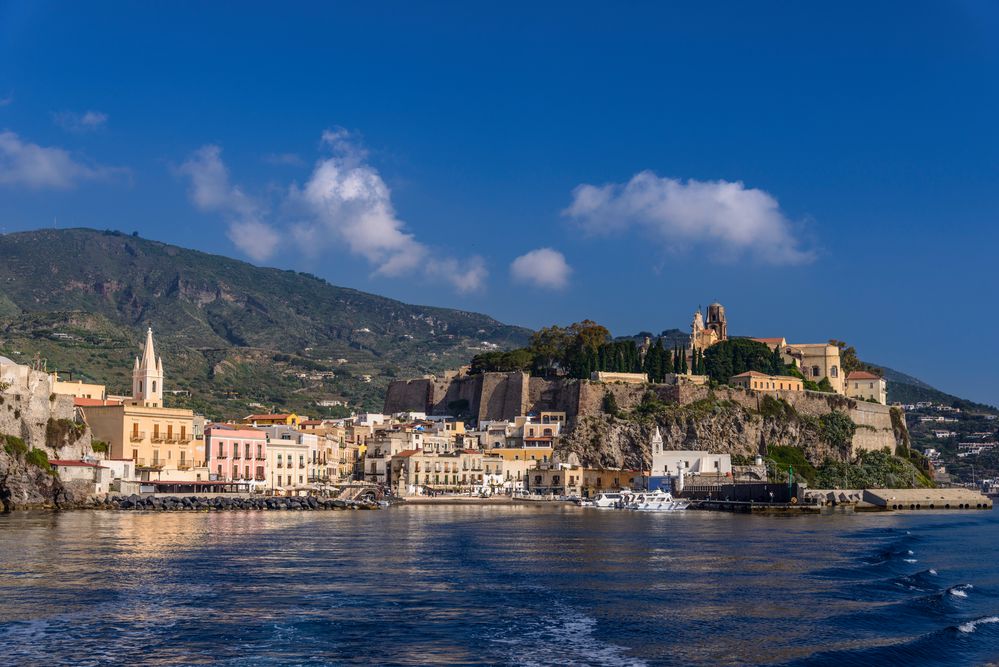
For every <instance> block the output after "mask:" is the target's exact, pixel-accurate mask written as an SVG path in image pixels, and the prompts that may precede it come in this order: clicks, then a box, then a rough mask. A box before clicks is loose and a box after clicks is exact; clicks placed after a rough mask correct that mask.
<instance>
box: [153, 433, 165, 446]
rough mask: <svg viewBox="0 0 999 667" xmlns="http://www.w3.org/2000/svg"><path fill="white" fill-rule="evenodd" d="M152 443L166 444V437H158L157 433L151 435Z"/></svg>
mask: <svg viewBox="0 0 999 667" xmlns="http://www.w3.org/2000/svg"><path fill="white" fill-rule="evenodd" d="M151 439H152V441H153V442H154V443H156V444H163V443H165V442H166V436H165V435H160V434H159V433H153V437H152V438H151Z"/></svg>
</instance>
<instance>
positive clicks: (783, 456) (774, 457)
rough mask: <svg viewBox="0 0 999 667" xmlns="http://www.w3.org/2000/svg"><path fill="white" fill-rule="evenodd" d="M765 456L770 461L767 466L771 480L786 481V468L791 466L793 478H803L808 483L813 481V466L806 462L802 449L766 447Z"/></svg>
mask: <svg viewBox="0 0 999 667" xmlns="http://www.w3.org/2000/svg"><path fill="white" fill-rule="evenodd" d="M767 458H768V459H770V462H771V465H770V466H768V467H767V472H768V473H769V476H770V478H771V481H774V482H786V481H787V470H788V468H792V469H793V472H794V476H795V479H797V480H799V481H800V480H804V481H805V482H808V484H809V485H812V484H813V483H814V482H815V477H816V470H815V466H813V465H812V464H811V463H809V462H808V459H806V458H805V452H804V450H802V449H800V448H799V447H768V448H767Z"/></svg>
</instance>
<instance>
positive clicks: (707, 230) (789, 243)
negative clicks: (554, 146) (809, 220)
mask: <svg viewBox="0 0 999 667" xmlns="http://www.w3.org/2000/svg"><path fill="white" fill-rule="evenodd" d="M563 215H565V216H567V217H569V218H571V219H572V220H574V221H575V222H577V223H578V224H579V225H580V226H581V227H582V228H583V229H584V230H585V231H587V232H589V233H591V234H605V235H609V234H614V233H622V232H624V231H627V230H629V229H631V228H639V229H642V230H644V231H646V232H647V233H649V234H651V235H652V236H653V237H655V238H657V239H658V240H659V241H660V242H661V243H662V244H663V245H664V246H665V247H667V248H668V249H670V250H673V251H679V250H684V249H687V248H689V247H691V246H698V247H700V248H702V249H703V250H704V251H705V252H707V254H708V256H709V257H711V258H713V259H716V260H721V261H731V260H734V259H737V258H739V257H741V256H744V255H745V256H749V257H751V258H753V259H755V260H758V261H762V262H764V263H768V264H804V263H807V262H811V261H812V260H814V259H815V254H814V253H813V252H811V251H808V250H802V249H801V243H800V241H799V240H798V239H797V238H795V235H794V233H793V229H792V225H791V222H790V221H789V220H788V219H787V217H786V216H785V215H784V214H783V213H782V212H781V210H780V206H779V204H778V203H777V200H776V199H775V198H774V197H773V196H772V195H770V194H769V193H767V192H764V191H763V190H758V189H755V188H747V187H746V186H745V185H744V184H743V183H742V182H739V181H736V182H729V181H721V180H720V181H696V180H688V181H686V182H684V181H680V180H676V179H673V178H660V177H658V176H656V175H655V174H654V173H652V172H651V171H643V172H640V173H638V174H635V176H633V177H632V179H631V180H630V181H628V182H627V183H624V184H618V183H612V184H608V185H602V186H595V185H587V184H584V185H580V186H578V187H576V188H575V189H574V190H573V192H572V203H571V204H570V205H569V207H568V208H566V209H565V210H564V211H563Z"/></svg>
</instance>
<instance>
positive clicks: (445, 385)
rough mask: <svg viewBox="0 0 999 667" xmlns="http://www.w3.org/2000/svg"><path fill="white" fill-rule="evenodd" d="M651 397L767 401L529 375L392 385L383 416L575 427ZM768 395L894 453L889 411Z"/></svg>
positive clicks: (687, 387)
mask: <svg viewBox="0 0 999 667" xmlns="http://www.w3.org/2000/svg"><path fill="white" fill-rule="evenodd" d="M649 391H651V392H653V393H655V394H656V395H657V396H658V398H659V400H660V401H662V402H664V403H680V404H683V405H687V404H690V403H694V402H695V401H700V400H704V399H709V398H714V399H716V400H728V401H732V402H734V403H738V404H739V405H742V406H743V407H746V408H749V409H751V410H756V409H758V408H759V405H760V400H762V398H763V396H764V394H762V393H759V392H753V391H749V390H746V389H742V388H739V387H719V388H715V389H711V388H710V387H708V386H706V385H696V384H693V383H687V382H681V383H680V384H673V385H670V384H649V385H638V384H630V383H623V382H609V383H605V382H594V381H590V380H575V379H566V378H559V379H555V380H547V379H544V378H532V377H529V376H528V375H527V374H526V373H484V374H481V375H473V376H463V377H458V378H453V379H451V380H450V381H448V382H444V381H435V380H428V379H423V380H410V381H409V382H405V381H399V382H393V383H392V384H391V385H390V386H389V391H388V394H387V396H386V400H385V412H387V413H392V412H402V411H405V410H427V411H429V412H434V413H437V414H444V413H447V412H448V404H449V403H451V402H453V401H455V400H461V399H465V400H467V401H468V404H469V409H470V411H471V413H472V414H473V415H475V416H476V418H477V419H478V420H479V421H480V422H481V421H486V420H494V419H506V420H512V419H513V418H514V417H516V416H518V415H523V414H527V413H528V412H541V411H547V410H552V411H559V412H565V413H566V416H567V417H568V420H569V424H570V426H571V425H573V424H575V422H576V421H577V419H578V418H579V417H583V416H588V415H598V414H601V413H602V412H603V402H604V396H605V395H606V394H607V393H610V394H612V395H613V396H614V399H615V401H616V403H617V406H618V408H619V409H620V410H622V411H627V410H631V409H633V408H635V407H637V406H638V405H639V404H640V403H641V402H642V398H643V397H644V396H645V394H646V392H649ZM768 394H770V395H772V396H776V397H778V398H780V399H782V400H784V401H785V402H787V403H788V404H789V405H791V406H792V407H793V408H794V409H795V410H796V411H797V412H798V414H801V415H807V416H811V417H820V416H822V415H824V414H828V413H829V412H833V411H840V412H845V413H847V414H849V415H850V418H851V419H853V421H854V423H856V424H857V426H858V428H857V431H856V434H855V435H854V437H853V452H854V453H856V452H857V451H859V450H879V449H882V448H884V447H888V448H889V449H890V450H892V451H894V450H895V447H896V442H895V434H894V431H893V429H892V420H891V409H890V408H889V407H888V406H886V405H879V404H876V403H866V402H863V401H856V400H853V399H850V398H846V397H845V396H841V395H839V394H824V393H817V392H806V391H775V392H768ZM428 397H429V398H428ZM434 397H438V398H434Z"/></svg>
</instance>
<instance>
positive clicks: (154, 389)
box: [153, 380, 156, 394]
mask: <svg viewBox="0 0 999 667" xmlns="http://www.w3.org/2000/svg"><path fill="white" fill-rule="evenodd" d="M153 393H154V394H155V393H156V380H153Z"/></svg>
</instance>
